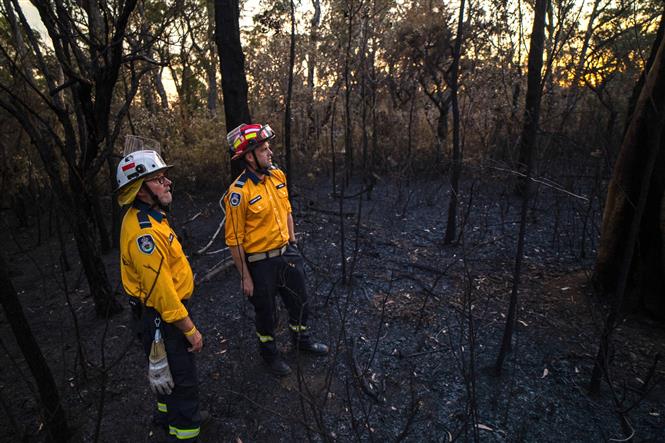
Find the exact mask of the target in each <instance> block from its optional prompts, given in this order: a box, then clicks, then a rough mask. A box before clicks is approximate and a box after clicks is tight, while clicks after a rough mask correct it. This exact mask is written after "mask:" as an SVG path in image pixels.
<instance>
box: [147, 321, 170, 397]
mask: <svg viewBox="0 0 665 443" xmlns="http://www.w3.org/2000/svg"><path fill="white" fill-rule="evenodd" d="M148 360H149V361H150V363H149V364H148V380H149V381H150V389H151V390H152V392H154V393H155V394H162V395H169V394H170V393H171V391H172V390H173V386H174V383H173V376H172V375H171V369H170V368H169V361H168V359H167V358H166V349H165V348H164V342H163V341H162V337H161V334H160V332H159V329H157V330H156V331H155V339H154V340H153V342H152V346H151V347H150V357H149V358H148Z"/></svg>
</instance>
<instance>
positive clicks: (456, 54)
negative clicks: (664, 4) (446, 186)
mask: <svg viewBox="0 0 665 443" xmlns="http://www.w3.org/2000/svg"><path fill="white" fill-rule="evenodd" d="M464 5H465V0H462V1H461V2H460V6H459V19H458V22H457V37H456V38H455V46H454V49H453V63H452V66H451V67H450V80H449V84H450V97H451V105H452V111H453V161H452V168H451V171H450V200H449V202H448V221H447V223H446V234H445V236H444V239H443V243H444V244H446V245H447V244H450V243H452V242H453V240H454V239H455V232H456V231H457V206H458V203H457V202H458V200H459V179H460V175H461V172H462V146H461V142H460V115H459V101H458V94H457V93H458V92H459V63H460V58H461V56H462V39H463V38H464V35H463V31H464Z"/></svg>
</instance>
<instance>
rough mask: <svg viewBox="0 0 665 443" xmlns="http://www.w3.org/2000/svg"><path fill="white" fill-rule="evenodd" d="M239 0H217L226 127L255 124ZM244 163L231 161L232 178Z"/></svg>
mask: <svg viewBox="0 0 665 443" xmlns="http://www.w3.org/2000/svg"><path fill="white" fill-rule="evenodd" d="M239 17H240V8H239V5H238V0H215V42H216V43H217V52H218V53H219V60H220V67H221V73H222V95H223V97H224V116H225V118H226V130H227V131H230V130H232V129H233V128H235V127H236V126H238V125H240V124H241V123H252V121H251V120H252V118H251V116H250V113H249V105H248V104H247V79H246V78H245V55H244V54H243V52H242V46H241V44H240V23H239V22H238V20H239ZM242 168H243V167H242V162H240V161H232V162H231V178H232V179H233V178H235V177H237V176H238V175H239V174H240V173H241V172H242Z"/></svg>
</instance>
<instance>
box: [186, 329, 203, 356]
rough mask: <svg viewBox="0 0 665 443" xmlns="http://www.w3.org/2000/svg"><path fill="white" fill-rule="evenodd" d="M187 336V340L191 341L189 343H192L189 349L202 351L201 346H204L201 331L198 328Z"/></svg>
mask: <svg viewBox="0 0 665 443" xmlns="http://www.w3.org/2000/svg"><path fill="white" fill-rule="evenodd" d="M185 337H187V341H189V344H191V345H192V347H191V348H187V351H189V352H201V348H203V335H201V333H200V332H199V330H198V329H197V330H196V331H194V333H193V334H192V335H189V336H187V335H185Z"/></svg>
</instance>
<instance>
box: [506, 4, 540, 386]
mask: <svg viewBox="0 0 665 443" xmlns="http://www.w3.org/2000/svg"><path fill="white" fill-rule="evenodd" d="M548 1H549V0H536V8H535V16H534V21H533V31H532V33H531V44H530V47H529V62H528V66H529V72H528V74H527V75H528V77H527V78H528V82H527V91H526V97H527V102H526V109H525V110H524V130H523V132H522V133H523V136H522V145H521V146H520V153H523V154H524V161H525V162H526V163H525V168H526V169H525V171H524V174H525V176H524V182H523V184H522V186H523V189H522V192H523V200H522V210H521V214H520V231H519V235H518V238H517V251H516V253H515V268H514V270H513V287H512V290H511V293H510V304H509V306H508V316H507V317H506V327H505V329H504V331H503V338H502V339H501V348H500V350H499V355H498V356H497V360H496V364H495V367H494V368H495V371H496V373H497V374H500V373H501V370H502V368H503V361H504V359H505V358H506V355H507V354H508V352H510V351H511V349H512V339H513V331H514V330H515V323H516V322H517V303H518V292H519V283H520V274H521V270H522V259H523V255H524V237H525V236H526V223H527V212H528V210H529V191H530V181H531V170H532V168H533V150H534V145H535V139H536V129H537V128H538V113H539V109H540V82H541V70H542V67H543V43H544V40H545V11H546V9H547V3H548Z"/></svg>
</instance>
